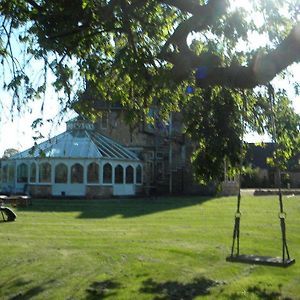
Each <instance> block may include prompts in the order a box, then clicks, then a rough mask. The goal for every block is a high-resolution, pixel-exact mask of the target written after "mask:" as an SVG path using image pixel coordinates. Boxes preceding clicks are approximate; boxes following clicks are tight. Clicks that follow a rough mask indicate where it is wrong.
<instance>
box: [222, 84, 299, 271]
mask: <svg viewBox="0 0 300 300" xmlns="http://www.w3.org/2000/svg"><path fill="white" fill-rule="evenodd" d="M268 94H269V100H270V110H271V123H272V133H273V137H272V138H273V142H274V144H275V147H276V148H277V147H278V143H277V136H276V135H277V133H276V124H275V118H274V101H275V96H274V89H273V87H272V85H271V84H269V85H268ZM243 99H244V103H243V112H244V110H245V108H246V100H245V95H244V97H243ZM242 126H243V132H244V122H243V119H242ZM242 141H243V136H242ZM242 146H243V144H242V143H241V153H242ZM277 160H278V158H277ZM276 165H277V172H278V196H279V208H280V212H279V214H278V216H279V219H280V228H281V237H282V257H281V259H280V258H277V257H275V258H274V257H268V256H256V255H240V223H241V211H240V206H241V173H242V155H241V159H240V166H239V190H238V196H237V209H236V213H235V221H234V228H233V239H232V246H231V254H230V256H228V257H227V258H226V260H227V261H231V262H244V263H256V264H265V265H273V266H283V267H286V266H289V265H291V264H293V263H295V259H291V258H290V254H289V250H288V245H287V240H286V225H285V218H286V213H285V212H284V209H283V201H282V191H281V171H280V168H279V165H278V161H277V163H276ZM235 243H236V244H235ZM235 246H236V247H235ZM235 250H236V252H235ZM234 252H235V253H234Z"/></svg>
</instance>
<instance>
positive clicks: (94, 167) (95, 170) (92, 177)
mask: <svg viewBox="0 0 300 300" xmlns="http://www.w3.org/2000/svg"><path fill="white" fill-rule="evenodd" d="M87 182H88V183H98V182H99V165H98V164H97V163H90V164H89V165H88V169H87Z"/></svg>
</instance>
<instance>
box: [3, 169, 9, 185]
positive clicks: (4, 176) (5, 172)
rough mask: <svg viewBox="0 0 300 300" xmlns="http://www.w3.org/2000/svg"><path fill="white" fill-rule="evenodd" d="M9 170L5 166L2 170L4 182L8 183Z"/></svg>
mask: <svg viewBox="0 0 300 300" xmlns="http://www.w3.org/2000/svg"><path fill="white" fill-rule="evenodd" d="M7 171H8V168H7V166H3V168H2V182H3V183H4V182H7V175H8V172H7Z"/></svg>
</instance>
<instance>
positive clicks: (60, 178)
mask: <svg viewBox="0 0 300 300" xmlns="http://www.w3.org/2000/svg"><path fill="white" fill-rule="evenodd" d="M67 182H68V167H67V166H66V165H65V164H63V163H61V164H58V165H57V166H56V167H55V183H67Z"/></svg>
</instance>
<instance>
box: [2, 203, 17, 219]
mask: <svg viewBox="0 0 300 300" xmlns="http://www.w3.org/2000/svg"><path fill="white" fill-rule="evenodd" d="M0 211H1V214H2V218H3V220H4V221H5V222H12V221H14V220H15V219H16V217H17V215H16V214H15V213H14V212H13V210H11V209H10V208H8V207H6V206H0ZM4 215H5V216H4Z"/></svg>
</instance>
